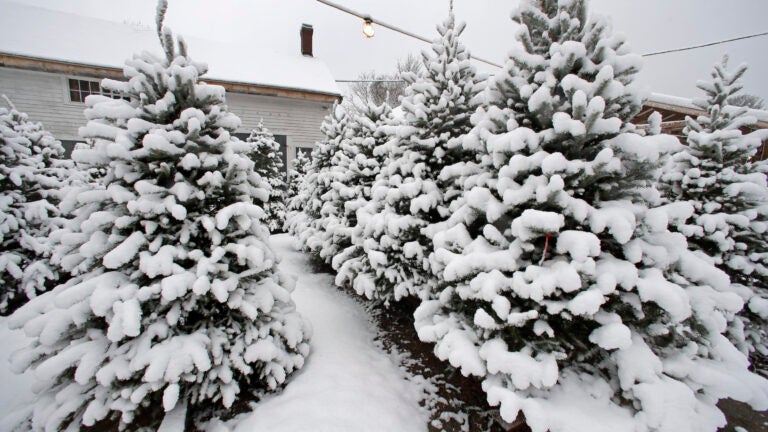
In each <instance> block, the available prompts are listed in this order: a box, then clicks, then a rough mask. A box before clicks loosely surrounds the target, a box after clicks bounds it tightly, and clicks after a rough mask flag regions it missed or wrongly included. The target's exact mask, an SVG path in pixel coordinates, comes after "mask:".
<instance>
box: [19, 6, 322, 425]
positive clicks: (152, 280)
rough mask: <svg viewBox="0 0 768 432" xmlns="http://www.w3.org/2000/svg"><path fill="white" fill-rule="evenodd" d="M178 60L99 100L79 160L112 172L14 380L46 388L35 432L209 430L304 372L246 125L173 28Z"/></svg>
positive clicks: (168, 49)
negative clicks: (31, 379)
mask: <svg viewBox="0 0 768 432" xmlns="http://www.w3.org/2000/svg"><path fill="white" fill-rule="evenodd" d="M164 14H165V2H162V1H161V2H160V5H159V6H158V34H159V35H160V36H161V42H162V46H163V49H164V51H165V57H164V58H158V57H155V56H154V55H152V54H150V53H148V52H144V53H143V54H141V55H136V56H134V57H133V59H131V60H128V61H127V62H126V66H125V68H124V71H125V75H126V80H127V81H126V82H118V81H113V80H109V79H107V80H104V81H102V87H103V88H106V89H109V90H111V91H114V92H119V93H121V94H123V95H125V96H127V98H128V100H122V99H116V100H115V99H110V98H108V97H104V96H90V97H88V98H87V100H86V104H87V109H86V111H85V114H86V117H87V118H88V120H89V122H88V124H87V126H85V127H84V128H81V131H80V132H81V135H82V136H83V137H84V138H88V139H91V140H92V141H91V142H92V144H93V147H92V148H90V149H80V150H78V151H76V152H75V153H74V155H73V157H74V158H75V159H76V160H77V161H78V162H80V163H83V164H88V165H90V166H99V167H104V168H105V169H106V176H105V177H104V178H103V179H102V180H101V181H102V183H101V187H99V188H96V189H94V190H91V191H84V192H82V193H80V194H79V195H78V197H77V202H78V203H80V206H79V207H78V208H76V209H75V211H74V212H73V216H74V218H73V219H72V221H71V222H70V223H69V224H68V226H67V227H65V228H64V231H67V232H66V233H65V234H64V235H63V236H61V237H60V238H61V242H60V244H58V245H57V247H56V250H55V253H54V258H56V259H58V260H59V262H60V263H61V265H62V266H63V267H64V268H65V269H66V270H68V271H71V272H72V274H73V278H72V279H71V280H70V281H69V282H67V283H66V284H62V285H59V286H58V287H56V288H55V289H53V290H52V291H49V292H47V293H45V294H43V295H41V296H39V297H38V298H36V299H34V300H32V301H30V302H29V303H28V304H26V305H25V306H24V307H22V308H21V309H19V310H18V311H17V312H16V313H15V314H14V315H13V316H12V317H11V318H10V320H9V326H10V327H11V328H22V327H24V329H25V331H26V333H27V334H28V335H29V336H30V337H31V338H32V343H31V345H30V346H29V347H27V348H25V349H23V350H21V351H19V352H17V353H15V354H14V357H13V359H12V363H13V365H14V367H15V368H16V370H19V371H21V370H24V369H32V370H33V371H34V373H35V376H36V377H37V378H39V379H41V380H42V384H43V385H42V386H41V387H40V388H39V389H38V393H39V394H38V398H37V400H36V402H35V405H34V407H33V408H32V409H31V411H32V412H31V428H32V429H33V430H78V429H80V428H82V427H86V426H94V425H95V426H96V427H100V428H101V427H103V428H104V429H111V430H117V429H119V430H125V429H131V430H140V429H142V428H146V429H150V430H156V428H157V425H158V424H159V423H160V421H161V420H162V419H163V415H164V414H163V413H164V412H165V413H168V412H173V413H174V416H175V415H181V416H182V418H183V417H184V416H185V415H186V418H187V421H188V422H191V423H193V424H196V425H197V427H202V426H201V425H200V422H202V421H205V420H206V419H208V418H210V417H212V416H219V415H223V414H226V415H232V414H235V413H236V411H233V407H234V406H235V405H234V404H235V402H236V401H248V400H253V399H255V398H258V397H260V396H261V395H262V394H263V393H264V392H266V391H270V390H274V389H276V388H278V387H280V386H281V385H283V384H284V383H285V382H286V379H287V378H288V376H289V375H290V374H291V373H292V372H294V371H295V370H297V369H298V368H300V367H302V365H303V364H304V358H305V356H306V355H307V353H308V351H309V348H308V345H307V338H308V337H309V330H308V328H307V326H306V323H305V322H304V320H303V319H302V318H301V316H299V315H298V314H297V313H296V312H295V307H294V305H293V302H292V300H291V289H292V281H291V280H290V279H289V278H287V277H286V276H285V275H283V274H282V273H280V272H279V271H278V268H277V262H278V258H277V257H276V256H275V254H274V253H273V252H272V250H271V248H270V247H269V244H268V236H269V232H268V230H267V228H266V227H265V226H264V225H263V224H262V223H261V222H260V220H261V219H262V218H263V217H264V212H263V211H262V209H261V208H260V207H259V206H258V205H256V204H255V203H254V202H253V200H254V198H253V197H257V198H258V200H261V201H263V200H266V198H267V194H268V190H269V187H268V185H267V184H266V183H265V182H264V181H263V180H262V179H261V178H260V177H259V176H258V175H257V174H256V173H255V171H254V170H253V162H252V161H251V160H250V159H248V157H247V156H246V155H244V154H242V153H239V152H237V151H236V149H237V146H234V145H233V138H232V136H231V134H232V133H233V132H234V131H235V130H236V128H237V127H238V126H239V124H240V121H239V119H238V118H237V117H236V116H235V115H234V114H232V113H229V112H228V111H227V108H226V105H224V96H225V94H224V89H223V88H222V87H219V86H213V85H207V84H205V83H202V82H198V77H199V76H200V75H202V74H203V73H205V71H206V66H205V65H204V64H202V63H198V62H194V61H193V60H191V59H190V58H189V56H188V55H187V50H186V47H185V45H184V43H183V41H181V40H180V39H179V40H178V48H176V47H174V40H173V36H172V35H171V33H170V31H168V30H167V29H162V20H163V16H164Z"/></svg>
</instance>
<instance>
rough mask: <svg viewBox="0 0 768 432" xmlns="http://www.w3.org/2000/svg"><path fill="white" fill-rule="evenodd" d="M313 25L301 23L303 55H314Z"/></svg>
mask: <svg viewBox="0 0 768 432" xmlns="http://www.w3.org/2000/svg"><path fill="white" fill-rule="evenodd" d="M313 31H314V30H312V26H311V25H310V24H302V25H301V32H300V33H299V34H301V55H305V56H309V57H312V32H313Z"/></svg>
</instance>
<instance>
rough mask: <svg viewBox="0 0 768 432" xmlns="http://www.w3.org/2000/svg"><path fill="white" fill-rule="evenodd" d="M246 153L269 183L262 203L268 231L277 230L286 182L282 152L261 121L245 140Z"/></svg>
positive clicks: (282, 209)
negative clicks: (265, 198)
mask: <svg viewBox="0 0 768 432" xmlns="http://www.w3.org/2000/svg"><path fill="white" fill-rule="evenodd" d="M246 143H247V145H248V150H247V151H246V152H247V155H248V157H250V158H251V159H252V160H253V161H254V163H255V169H256V172H257V173H258V174H259V175H260V176H261V177H262V178H263V179H265V180H266V181H267V183H269V185H270V187H271V190H270V192H269V199H268V200H267V202H266V203H264V211H265V212H266V213H267V218H266V220H265V222H266V224H267V227H268V228H269V231H270V232H272V233H275V232H279V231H281V230H282V229H283V224H284V223H285V203H286V184H285V180H284V179H283V154H282V153H281V152H280V144H279V143H278V142H277V141H275V136H274V135H273V134H272V132H270V131H269V129H267V128H265V127H264V125H263V124H262V122H259V125H258V126H257V127H256V129H254V130H253V131H252V132H251V135H250V136H249V137H248V139H247V140H246Z"/></svg>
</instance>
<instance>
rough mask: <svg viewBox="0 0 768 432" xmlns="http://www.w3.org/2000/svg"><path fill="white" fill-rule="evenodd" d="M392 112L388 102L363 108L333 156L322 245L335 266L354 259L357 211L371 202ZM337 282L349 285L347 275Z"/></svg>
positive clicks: (325, 203) (323, 218) (322, 253)
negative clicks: (351, 247) (353, 249)
mask: <svg viewBox="0 0 768 432" xmlns="http://www.w3.org/2000/svg"><path fill="white" fill-rule="evenodd" d="M391 112H392V110H391V108H390V107H389V105H387V104H381V105H379V106H375V105H364V106H362V107H360V108H359V113H357V115H355V116H354V119H353V121H351V122H350V125H349V126H348V130H349V136H350V137H349V139H347V140H343V141H342V142H341V145H340V146H339V149H338V150H337V151H336V154H335V155H334V156H333V158H332V162H331V163H332V164H333V167H334V168H333V172H334V175H335V178H336V181H334V182H332V183H331V188H330V190H329V191H328V193H327V194H326V195H324V197H323V198H324V199H325V202H324V204H323V211H322V214H321V225H322V227H323V230H322V231H321V232H320V236H319V244H320V257H321V258H322V259H323V260H325V262H327V263H331V264H332V265H333V268H334V269H339V268H340V267H341V266H343V263H344V262H345V261H347V260H349V259H352V255H353V254H351V253H350V252H352V250H346V251H345V249H347V248H349V247H350V246H352V233H353V231H354V230H355V227H356V226H357V211H358V210H359V209H361V208H363V207H364V206H365V205H366V204H367V203H368V202H369V201H370V199H371V187H372V185H373V181H374V179H375V178H376V176H377V175H378V174H379V171H380V169H381V165H382V163H383V161H384V156H383V155H381V154H379V153H377V152H376V151H375V149H377V148H378V147H380V146H381V145H382V144H383V143H384V142H385V141H386V139H387V135H386V134H385V132H384V130H383V128H382V126H383V125H385V124H387V123H388V122H389V120H390V115H391ZM355 250H357V249H355ZM342 252H344V253H343V254H342ZM336 283H337V284H339V285H340V286H344V285H346V280H345V278H344V275H343V274H341V273H340V274H339V275H338V276H337V278H336ZM356 289H358V290H359V288H356Z"/></svg>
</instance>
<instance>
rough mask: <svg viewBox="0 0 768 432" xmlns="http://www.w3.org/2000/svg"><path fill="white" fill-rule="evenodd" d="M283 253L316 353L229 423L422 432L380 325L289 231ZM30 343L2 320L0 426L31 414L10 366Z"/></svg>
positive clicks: (277, 243) (26, 384) (26, 386)
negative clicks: (380, 339)
mask: <svg viewBox="0 0 768 432" xmlns="http://www.w3.org/2000/svg"><path fill="white" fill-rule="evenodd" d="M271 240H272V247H273V248H275V250H276V251H277V253H278V254H279V255H280V256H282V257H283V261H282V262H281V264H280V268H281V269H282V270H283V271H284V272H287V273H290V274H292V275H293V276H294V277H295V278H296V279H297V283H296V290H295V291H294V295H293V298H294V300H295V301H296V306H297V308H298V310H299V312H301V314H302V315H304V317H306V318H307V319H308V320H309V321H310V322H311V323H312V327H313V329H314V335H313V337H312V342H311V343H312V352H311V354H310V356H309V358H308V360H307V363H306V364H305V365H304V367H303V368H302V369H301V370H300V371H299V372H298V373H296V374H295V375H293V376H292V379H291V380H290V382H289V383H288V386H287V387H286V388H285V389H284V390H283V391H282V392H280V393H278V394H275V395H272V396H268V397H267V398H266V399H264V400H262V401H261V402H260V403H259V404H258V406H257V408H256V410H254V411H253V412H251V413H247V414H243V415H241V416H239V417H237V418H236V419H234V420H233V421H231V422H229V424H228V425H227V426H229V427H230V428H232V429H234V430H235V431H236V432H261V431H265V432H266V431H268V432H293V431H296V432H298V431H301V432H305V431H315V432H326V431H327V432H359V431H367V432H375V431H382V432H391V431H398V432H411V431H413V432H417V431H418V432H423V431H426V429H427V422H428V421H429V415H428V413H427V412H426V411H425V410H424V409H422V408H420V407H419V403H418V401H419V395H420V392H421V390H420V389H419V388H418V386H416V385H415V384H412V383H409V382H408V381H406V380H405V376H404V372H403V371H401V370H400V369H399V367H398V366H397V365H396V364H395V363H394V362H393V360H392V359H391V358H390V357H389V356H388V355H387V354H386V353H384V352H383V351H382V350H381V349H379V348H378V347H377V346H376V345H375V344H374V337H375V335H376V330H375V328H374V325H373V324H372V323H371V321H370V320H369V318H368V315H367V314H366V312H365V310H364V309H363V308H362V307H361V306H360V305H359V304H358V303H356V302H355V301H354V300H353V299H352V298H350V297H349V296H348V295H346V294H344V293H343V292H340V291H338V290H337V289H336V288H334V286H333V277H332V276H331V275H328V274H315V273H313V272H312V269H311V267H310V265H309V263H308V260H307V257H306V256H305V255H304V254H302V253H300V252H295V251H294V250H293V248H292V246H291V242H292V239H291V238H290V237H289V236H288V235H286V234H283V235H276V236H273V237H272V239H271ZM24 343H25V336H24V334H23V332H21V331H9V330H8V327H7V323H6V320H5V319H2V320H0V347H2V349H0V353H2V354H0V382H2V385H0V430H6V429H4V428H3V425H4V424H5V425H7V424H8V423H6V422H4V421H3V420H6V421H9V420H12V418H16V417H19V415H25V414H26V410H24V409H21V408H23V407H25V406H29V401H30V400H31V399H32V398H33V397H34V395H33V394H32V393H31V390H30V389H31V388H32V383H33V381H34V380H33V378H32V377H31V376H30V375H29V374H25V375H15V374H14V373H12V372H11V371H10V366H9V363H8V356H9V355H10V353H11V352H13V351H14V350H16V349H17V348H19V347H21V346H22V345H23V344H24Z"/></svg>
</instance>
